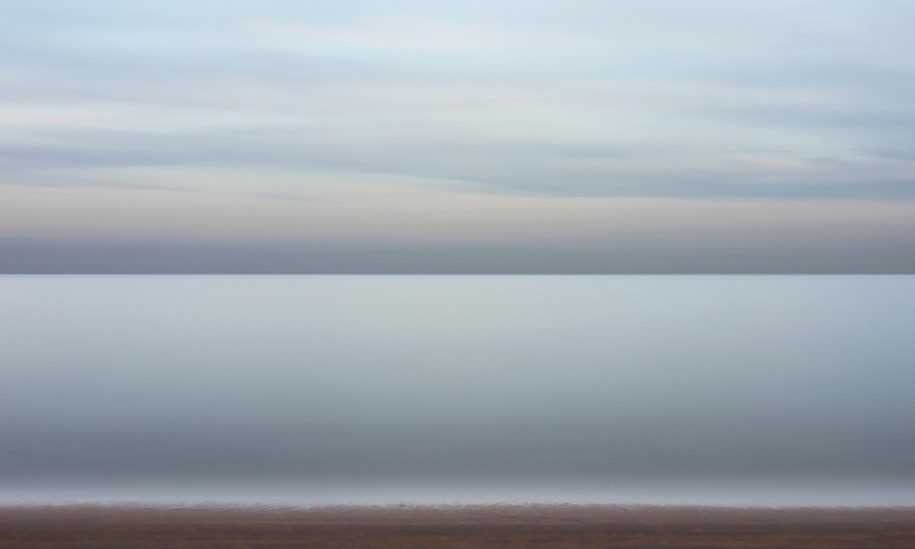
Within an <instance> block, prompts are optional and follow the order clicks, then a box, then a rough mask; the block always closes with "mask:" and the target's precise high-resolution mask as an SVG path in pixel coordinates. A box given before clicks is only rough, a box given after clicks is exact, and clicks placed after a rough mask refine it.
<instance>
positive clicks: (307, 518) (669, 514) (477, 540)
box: [0, 505, 915, 549]
mask: <svg viewBox="0 0 915 549" xmlns="http://www.w3.org/2000/svg"><path fill="white" fill-rule="evenodd" d="M534 546H536V547H627V548H649V547H689V548H700V547H701V548H717V547H733V548H743V547H746V548H750V547H760V548H762V547H766V548H777V547H785V548H788V547H791V548H795V549H803V548H818V547H830V548H839V547H849V548H850V547H858V548H860V547H885V548H900V549H901V548H911V547H915V509H912V508H899V507H896V508H725V507H655V506H620V505H615V506H601V505H547V506H537V505H523V506H521V505H492V506H456V507H414V506H399V507H398V506H393V507H318V508H309V509H294V508H231V507H219V508H205V507H193V508H177V507H173V508H166V507H131V506H43V507H33V506H10V507H5V508H3V509H2V510H0V547H4V548H10V549H15V548H26V547H28V548H32V549H57V548H65V547H66V548H73V547H99V548H107V547H111V548H114V547H119V548H128V547H174V548H179V547H180V548H193V547H207V548H214V547H220V548H242V547H366V548H387V547H392V548H393V547H398V548H409V547H534Z"/></svg>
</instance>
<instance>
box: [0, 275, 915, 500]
mask: <svg viewBox="0 0 915 549" xmlns="http://www.w3.org/2000/svg"><path fill="white" fill-rule="evenodd" d="M913 313H915V277H912V276H581V277H578V276H4V277H0V321H2V331H0V502H32V501H42V502H60V503H62V502H66V501H92V502H95V501H137V502H170V503H175V502H179V503H180V502H200V501H213V502H228V503H292V504H312V503H342V502H358V503H378V502H381V503H385V502H394V501H408V502H489V501H573V502H595V501H596V502H604V501H607V502H615V501H629V502H645V503H652V502H665V503H666V502H685V503H690V502H691V503H739V504H753V503H758V504H766V505H780V504H786V505H788V504H842V505H893V504H915V398H913V396H912V395H913V388H915V359H913V357H915V314H913Z"/></svg>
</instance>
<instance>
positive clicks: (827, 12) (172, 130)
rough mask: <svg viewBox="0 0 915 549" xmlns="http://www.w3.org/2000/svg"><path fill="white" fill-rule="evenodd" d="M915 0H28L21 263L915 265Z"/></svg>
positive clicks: (15, 35)
mask: <svg viewBox="0 0 915 549" xmlns="http://www.w3.org/2000/svg"><path fill="white" fill-rule="evenodd" d="M913 32H915V4H913V3H912V2H909V1H908V0H830V1H825V0H790V1H789V0H695V1H690V2H683V1H679V0H666V1H664V0H639V1H618V0H564V1H562V2H559V1H545V0H524V1H515V0H486V1H477V0H467V1H463V2H439V1H430V0H423V1H409V0H386V1H383V2H382V1H370V0H352V1H347V2H339V1H323V0H313V1H307V2H302V1H291V0H289V1H284V0H257V1H255V0H219V1H215V0H196V1H192V2H188V1H186V0H185V1H181V2H178V1H175V0H161V1H159V2H155V3H145V2H121V1H114V0H80V1H78V2H77V1H60V0H53V1H52V0H30V1H29V2H21V1H16V0H0V272H7V273H12V272H74V273H78V272H303V273H308V272H357V273H358V272H378V273H387V272H431V273H438V272H453V273H463V272H481V273H487V272H492V273H505V272H519V273H525V272H533V273H540V272H544V273H546V272H557V273H566V272H569V273H600V272H607V273H617V272H626V273H640V272H658V273H665V272H687V273H690V272H721V273H732V272H735V273H737V272H758V273H768V272H800V273H804V272H824V273H857V272H868V273H913V272H915V153H913V149H912V146H911V144H912V143H913V142H915V106H913V103H912V101H911V98H912V97H913V96H915V41H912V39H911V36H912V33H913Z"/></svg>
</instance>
